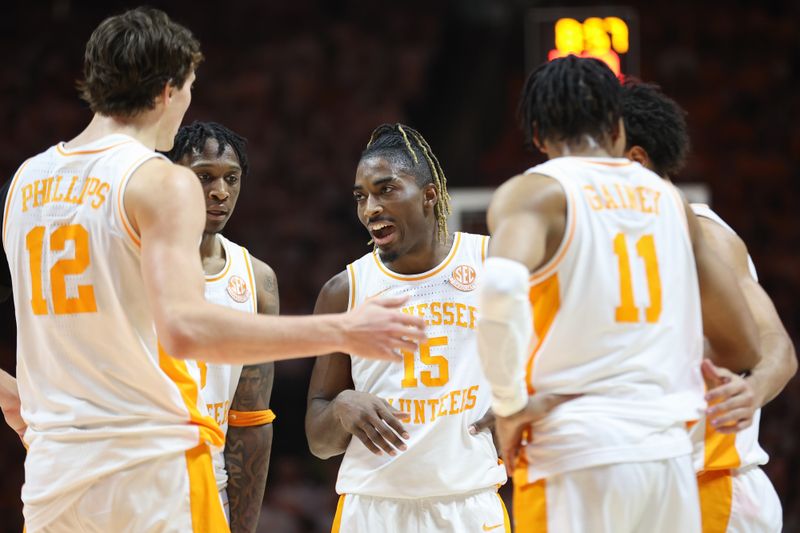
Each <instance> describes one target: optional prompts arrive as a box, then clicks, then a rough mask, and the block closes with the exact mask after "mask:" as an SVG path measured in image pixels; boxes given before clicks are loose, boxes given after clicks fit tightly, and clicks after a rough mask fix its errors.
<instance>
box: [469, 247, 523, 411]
mask: <svg viewBox="0 0 800 533" xmlns="http://www.w3.org/2000/svg"><path fill="white" fill-rule="evenodd" d="M527 289H528V269H527V268H526V267H525V266H524V265H522V264H521V263H518V262H516V261H510V260H507V259H500V258H496V257H492V258H489V260H487V261H486V268H485V270H484V280H483V286H482V288H481V294H480V299H479V306H480V307H479V308H480V312H481V316H480V319H479V320H478V331H477V339H478V354H479V356H480V359H481V366H482V368H483V373H484V374H485V375H486V378H487V380H488V381H489V384H490V385H491V388H492V410H493V411H494V412H495V414H497V415H498V416H509V415H512V414H514V413H516V412H518V411H519V410H521V409H522V408H523V407H525V405H526V403H527V401H528V392H527V388H526V385H525V354H526V352H527V348H528V346H529V343H530V338H531V334H532V331H531V318H530V304H529V303H528V300H527Z"/></svg>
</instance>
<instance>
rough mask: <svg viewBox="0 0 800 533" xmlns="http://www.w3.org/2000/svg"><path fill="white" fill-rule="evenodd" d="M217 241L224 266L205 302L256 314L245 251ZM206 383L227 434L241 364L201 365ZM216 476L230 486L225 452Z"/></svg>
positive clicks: (206, 395) (209, 283)
mask: <svg viewBox="0 0 800 533" xmlns="http://www.w3.org/2000/svg"><path fill="white" fill-rule="evenodd" d="M217 238H218V239H219V241H220V242H221V243H222V246H223V248H224V249H225V266H224V267H223V268H222V270H221V271H220V272H219V273H217V274H214V275H211V276H206V300H208V301H209V302H212V303H215V304H217V305H224V306H225V307H230V308H231V309H236V310H239V311H244V312H246V313H256V312H257V306H256V303H257V302H256V286H255V283H254V282H253V263H252V261H251V260H250V254H249V253H248V252H247V250H246V249H245V248H243V247H242V246H239V245H238V244H235V243H233V242H231V241H229V240H228V239H226V238H225V237H223V236H222V235H221V234H219V233H218V234H217ZM198 364H199V366H200V369H201V375H202V376H203V377H204V378H205V382H204V383H203V399H204V400H205V402H206V405H207V407H208V414H209V415H211V416H212V417H213V418H214V420H216V422H217V424H219V427H220V428H221V429H222V431H223V433H225V434H226V435H227V433H228V411H230V409H231V403H232V402H233V396H234V394H236V387H237V386H238V385H239V377H240V376H241V374H242V365H218V364H212V363H202V362H198ZM213 459H214V477H215V478H216V480H217V489H218V490H222V489H224V488H225V487H226V486H227V484H228V474H227V471H226V470H225V457H224V456H223V454H222V451H219V452H217V453H215V454H214V455H213Z"/></svg>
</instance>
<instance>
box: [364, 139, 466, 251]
mask: <svg viewBox="0 0 800 533" xmlns="http://www.w3.org/2000/svg"><path fill="white" fill-rule="evenodd" d="M372 156H381V157H385V158H386V159H389V160H390V161H392V162H394V163H399V164H402V165H404V166H405V167H406V168H407V169H408V170H409V171H410V172H411V174H413V175H414V176H416V178H417V184H418V185H420V186H423V185H427V184H428V183H432V184H433V186H434V187H435V189H436V193H437V195H438V201H437V202H436V205H435V206H434V208H433V209H434V214H435V215H436V222H437V225H438V228H439V233H438V239H439V241H440V242H446V241H447V234H448V233H447V216H448V215H449V214H450V196H449V195H448V194H447V178H445V175H444V170H442V165H441V164H439V160H438V159H437V158H436V155H435V154H434V153H433V150H432V149H431V147H430V145H429V144H428V141H426V140H425V138H424V137H423V136H422V134H421V133H419V132H418V131H417V130H415V129H414V128H411V127H409V126H405V125H403V124H381V125H380V126H378V127H377V128H375V129H374V130H373V131H372V135H370V138H369V142H368V143H367V147H366V148H365V149H364V151H363V152H362V153H361V159H365V158H367V157H372Z"/></svg>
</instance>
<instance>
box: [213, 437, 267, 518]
mask: <svg viewBox="0 0 800 533" xmlns="http://www.w3.org/2000/svg"><path fill="white" fill-rule="evenodd" d="M272 432H273V429H272V424H265V425H263V426H252V427H230V428H228V435H227V437H226V443H225V469H226V470H227V472H228V488H227V492H228V502H229V508H230V516H231V533H255V531H256V527H257V525H258V517H259V515H260V513H261V506H262V504H263V501H264V490H265V487H266V484H267V471H268V469H269V458H270V453H271V452H272Z"/></svg>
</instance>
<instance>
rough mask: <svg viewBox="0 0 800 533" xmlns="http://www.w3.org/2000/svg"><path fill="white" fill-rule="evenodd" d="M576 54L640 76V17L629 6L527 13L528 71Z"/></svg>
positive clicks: (542, 10) (569, 8) (526, 47)
mask: <svg viewBox="0 0 800 533" xmlns="http://www.w3.org/2000/svg"><path fill="white" fill-rule="evenodd" d="M569 54H575V55H577V56H581V57H594V58H597V59H600V60H601V61H605V63H606V64H607V65H608V66H609V67H611V70H613V71H614V73H616V74H617V76H619V77H620V78H622V77H624V76H629V75H633V76H638V75H639V18H638V16H637V14H636V11H635V10H633V9H631V8H628V7H574V8H573V7H563V8H561V7H560V8H532V9H529V10H528V11H527V12H526V14H525V72H526V73H528V72H530V71H531V70H533V69H534V68H536V67H537V66H538V65H539V64H541V63H543V62H545V61H552V60H553V59H555V58H558V57H564V56H567V55H569Z"/></svg>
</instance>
